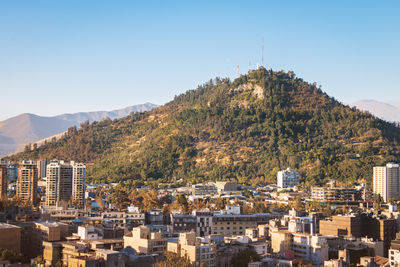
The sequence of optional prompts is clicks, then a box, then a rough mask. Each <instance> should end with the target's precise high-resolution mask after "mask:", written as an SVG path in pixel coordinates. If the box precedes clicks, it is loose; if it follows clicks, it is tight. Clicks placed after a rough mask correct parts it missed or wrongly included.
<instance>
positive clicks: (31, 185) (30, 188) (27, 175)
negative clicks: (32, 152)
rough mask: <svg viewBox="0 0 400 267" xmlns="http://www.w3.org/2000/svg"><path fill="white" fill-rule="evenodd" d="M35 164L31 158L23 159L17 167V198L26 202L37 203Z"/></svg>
mask: <svg viewBox="0 0 400 267" xmlns="http://www.w3.org/2000/svg"><path fill="white" fill-rule="evenodd" d="M37 181H38V173H37V165H36V163H35V162H34V161H32V160H24V161H22V163H21V164H20V166H19V168H18V178H17V190H16V191H17V198H18V199H19V200H20V201H22V202H24V203H27V204H30V205H36V204H37Z"/></svg>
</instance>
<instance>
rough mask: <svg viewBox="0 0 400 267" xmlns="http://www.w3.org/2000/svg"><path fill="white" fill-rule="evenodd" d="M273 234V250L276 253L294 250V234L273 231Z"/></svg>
mask: <svg viewBox="0 0 400 267" xmlns="http://www.w3.org/2000/svg"><path fill="white" fill-rule="evenodd" d="M270 234H271V249H272V252H274V253H282V252H285V251H289V250H291V249H292V241H293V237H292V233H291V232H289V231H287V230H280V231H276V232H275V231H273V232H271V233H270Z"/></svg>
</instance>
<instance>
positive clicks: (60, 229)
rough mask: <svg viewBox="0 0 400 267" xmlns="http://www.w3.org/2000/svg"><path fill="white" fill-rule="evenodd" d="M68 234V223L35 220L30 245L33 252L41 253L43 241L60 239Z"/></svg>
mask: <svg viewBox="0 0 400 267" xmlns="http://www.w3.org/2000/svg"><path fill="white" fill-rule="evenodd" d="M67 235H68V225H67V224H65V223H60V222H49V221H47V222H37V223H34V224H33V229H32V246H33V248H34V254H35V255H40V254H41V253H42V243H43V241H61V240H64V239H65V237H66V236H67Z"/></svg>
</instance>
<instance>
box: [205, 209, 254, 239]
mask: <svg viewBox="0 0 400 267" xmlns="http://www.w3.org/2000/svg"><path fill="white" fill-rule="evenodd" d="M249 228H257V216H256V215H255V214H221V215H215V216H214V217H213V227H212V233H213V234H217V235H223V236H236V235H244V234H245V232H246V229H249Z"/></svg>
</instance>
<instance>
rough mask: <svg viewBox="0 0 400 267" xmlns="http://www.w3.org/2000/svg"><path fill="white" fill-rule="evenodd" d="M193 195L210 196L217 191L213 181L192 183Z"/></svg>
mask: <svg viewBox="0 0 400 267" xmlns="http://www.w3.org/2000/svg"><path fill="white" fill-rule="evenodd" d="M192 188H193V195H195V196H212V195H216V194H217V193H218V190H217V187H216V186H215V184H214V183H207V184H195V185H192Z"/></svg>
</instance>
